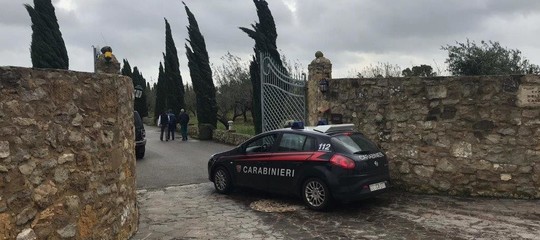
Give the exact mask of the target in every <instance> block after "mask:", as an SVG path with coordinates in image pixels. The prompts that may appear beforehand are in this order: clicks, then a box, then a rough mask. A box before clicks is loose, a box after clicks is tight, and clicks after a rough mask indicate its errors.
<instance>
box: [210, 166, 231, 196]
mask: <svg viewBox="0 0 540 240" xmlns="http://www.w3.org/2000/svg"><path fill="white" fill-rule="evenodd" d="M213 179H214V187H215V188H216V191H217V192H218V193H222V194H227V193H229V192H230V191H231V189H232V181H231V177H230V175H229V173H228V172H227V170H225V168H223V167H219V168H218V169H216V171H214V176H213Z"/></svg>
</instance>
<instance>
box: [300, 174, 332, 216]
mask: <svg viewBox="0 0 540 240" xmlns="http://www.w3.org/2000/svg"><path fill="white" fill-rule="evenodd" d="M302 198H303V199H304V202H305V203H306V204H307V206H308V207H309V208H311V209H313V210H325V209H327V208H328V207H329V206H330V202H331V196H330V191H329V189H328V186H327V185H326V183H325V182H324V181H322V180H320V179H318V178H310V179H308V180H307V181H305V182H304V185H303V187H302Z"/></svg>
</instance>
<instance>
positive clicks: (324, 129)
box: [313, 123, 354, 133]
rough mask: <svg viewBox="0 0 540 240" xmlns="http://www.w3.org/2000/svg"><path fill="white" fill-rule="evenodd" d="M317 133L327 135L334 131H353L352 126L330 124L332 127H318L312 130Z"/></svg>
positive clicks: (350, 124) (349, 124)
mask: <svg viewBox="0 0 540 240" xmlns="http://www.w3.org/2000/svg"><path fill="white" fill-rule="evenodd" d="M313 130H315V131H317V132H322V133H327V132H335V131H353V130H354V124H352V123H344V124H332V125H319V126H316V127H314V128H313Z"/></svg>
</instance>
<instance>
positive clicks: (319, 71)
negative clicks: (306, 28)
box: [307, 51, 332, 125]
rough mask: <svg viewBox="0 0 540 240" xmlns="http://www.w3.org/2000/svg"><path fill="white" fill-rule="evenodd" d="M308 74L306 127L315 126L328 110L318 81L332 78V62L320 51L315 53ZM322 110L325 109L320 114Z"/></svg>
mask: <svg viewBox="0 0 540 240" xmlns="http://www.w3.org/2000/svg"><path fill="white" fill-rule="evenodd" d="M308 72H309V73H308V90H307V91H308V92H307V94H308V97H307V108H308V109H307V111H308V119H307V121H308V125H315V124H316V123H317V121H318V120H319V118H320V117H321V116H322V115H323V114H324V113H326V112H328V111H329V110H330V108H329V104H328V101H326V100H325V99H326V96H325V95H324V94H323V93H321V92H320V91H319V81H321V80H322V79H331V78H332V62H330V60H329V59H328V58H325V57H324V54H323V53H322V52H321V51H317V52H316V53H315V59H314V60H313V61H311V63H310V64H309V65H308ZM327 94H328V93H327ZM322 108H325V109H324V111H323V112H322V113H321V111H320V110H321V109H322Z"/></svg>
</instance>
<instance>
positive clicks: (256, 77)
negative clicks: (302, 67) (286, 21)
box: [240, 0, 286, 133]
mask: <svg viewBox="0 0 540 240" xmlns="http://www.w3.org/2000/svg"><path fill="white" fill-rule="evenodd" d="M253 3H255V7H256V8H257V16H258V17H259V23H255V24H252V25H251V27H252V28H253V29H248V28H244V27H240V29H241V30H242V31H244V32H245V33H246V34H247V35H248V36H249V37H250V38H252V39H253V40H255V47H254V48H253V50H254V51H255V56H254V57H253V60H252V61H251V64H250V66H249V72H250V75H251V84H252V88H253V101H252V108H251V112H252V116H253V124H254V125H255V132H256V133H261V132H262V109H261V76H260V63H261V59H260V55H259V53H261V52H264V53H267V54H269V55H270V57H271V58H272V60H273V61H274V63H275V64H276V65H277V66H278V67H279V68H280V69H285V68H284V67H283V63H282V61H281V57H280V55H279V52H278V50H277V46H276V39H277V31H276V24H275V22H274V18H273V17H272V12H270V9H269V8H268V3H267V2H266V1H265V0H253ZM281 87H282V88H286V86H281Z"/></svg>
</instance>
